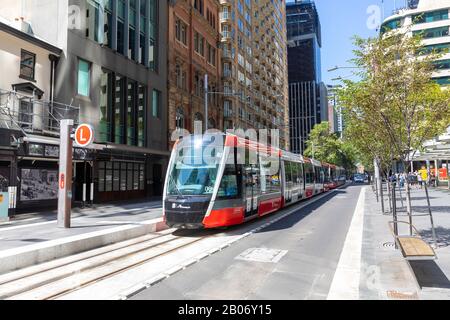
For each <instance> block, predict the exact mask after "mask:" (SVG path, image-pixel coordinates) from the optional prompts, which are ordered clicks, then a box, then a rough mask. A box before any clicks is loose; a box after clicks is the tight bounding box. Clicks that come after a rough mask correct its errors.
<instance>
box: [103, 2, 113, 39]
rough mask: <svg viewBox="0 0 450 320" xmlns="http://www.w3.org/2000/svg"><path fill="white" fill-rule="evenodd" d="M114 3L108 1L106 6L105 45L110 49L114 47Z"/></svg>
mask: <svg viewBox="0 0 450 320" xmlns="http://www.w3.org/2000/svg"><path fill="white" fill-rule="evenodd" d="M112 12H113V8H112V1H111V0H108V1H106V4H105V14H104V20H105V28H104V36H103V44H104V45H105V46H107V47H109V48H111V46H112V32H111V31H112V16H113V15H112Z"/></svg>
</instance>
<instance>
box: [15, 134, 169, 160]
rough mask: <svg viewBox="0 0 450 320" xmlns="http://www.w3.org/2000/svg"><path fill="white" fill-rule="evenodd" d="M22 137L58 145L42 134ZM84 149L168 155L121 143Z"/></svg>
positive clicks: (167, 153)
mask: <svg viewBox="0 0 450 320" xmlns="http://www.w3.org/2000/svg"><path fill="white" fill-rule="evenodd" d="M22 139H23V141H24V142H29V143H40V144H49V145H55V146H59V145H60V142H59V138H52V137H44V136H38V135H31V134H29V135H28V136H26V137H23V138H22ZM74 146H75V145H74ZM75 147H76V146H75ZM84 149H89V150H99V151H105V150H115V151H124V152H130V153H140V154H145V155H158V156H167V157H168V156H170V151H161V150H155V149H149V148H141V147H134V146H127V145H122V144H97V143H93V144H92V145H90V146H89V147H86V148H84Z"/></svg>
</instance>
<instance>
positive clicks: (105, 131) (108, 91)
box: [99, 71, 113, 142]
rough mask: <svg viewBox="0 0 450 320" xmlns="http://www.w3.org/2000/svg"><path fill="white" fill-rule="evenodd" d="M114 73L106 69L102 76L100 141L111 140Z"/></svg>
mask: <svg viewBox="0 0 450 320" xmlns="http://www.w3.org/2000/svg"><path fill="white" fill-rule="evenodd" d="M112 79H113V78H112V73H110V72H108V71H104V72H103V73H102V75H101V78H100V122H99V141H100V142H111V141H112V139H111V108H112Z"/></svg>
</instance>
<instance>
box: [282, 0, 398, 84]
mask: <svg viewBox="0 0 450 320" xmlns="http://www.w3.org/2000/svg"><path fill="white" fill-rule="evenodd" d="M288 2H294V1H288ZM315 2H316V6H317V9H318V11H319V16H320V21H321V24H322V80H323V81H324V82H325V83H326V84H338V82H336V81H331V80H332V79H333V78H337V77H339V76H342V77H348V76H349V75H351V69H342V70H338V71H335V72H332V73H329V72H327V70H328V69H330V68H332V67H334V66H336V65H337V66H348V65H349V63H348V62H347V61H348V60H350V59H352V57H353V52H352V50H353V48H354V47H353V43H352V39H351V38H352V37H353V36H354V35H355V34H357V35H359V36H362V37H369V36H374V35H376V30H375V29H370V28H369V27H368V20H369V21H373V19H372V20H371V19H370V18H371V17H372V16H373V15H371V14H370V13H367V10H368V8H370V6H374V5H375V6H378V7H379V9H380V10H379V12H380V13H381V16H382V14H383V10H382V8H383V6H382V1H381V0H315ZM404 5H405V0H384V13H385V17H388V16H390V15H391V13H392V11H393V10H394V8H395V6H397V7H401V6H404ZM372 12H373V11H372ZM369 25H370V24H369Z"/></svg>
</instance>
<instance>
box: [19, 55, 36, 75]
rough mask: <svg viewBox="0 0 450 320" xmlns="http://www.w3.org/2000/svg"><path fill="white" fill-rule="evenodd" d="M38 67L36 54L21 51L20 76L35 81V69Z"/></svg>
mask: <svg viewBox="0 0 450 320" xmlns="http://www.w3.org/2000/svg"><path fill="white" fill-rule="evenodd" d="M35 67H36V55H35V54H34V53H31V52H29V51H26V50H23V49H22V51H21V53H20V77H21V78H23V79H26V80H31V81H34V76H35V75H34V71H35Z"/></svg>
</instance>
